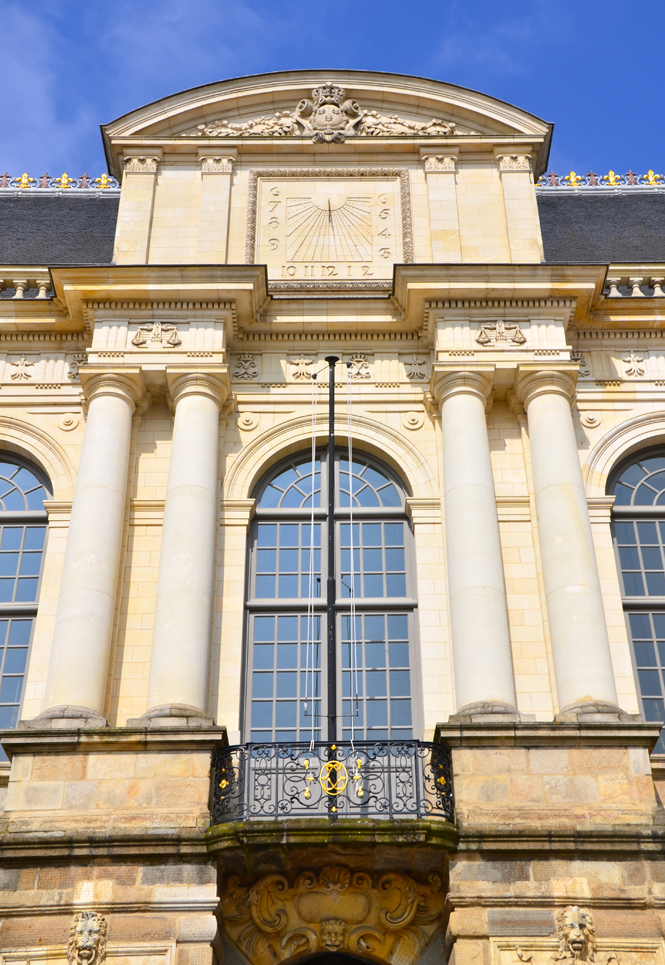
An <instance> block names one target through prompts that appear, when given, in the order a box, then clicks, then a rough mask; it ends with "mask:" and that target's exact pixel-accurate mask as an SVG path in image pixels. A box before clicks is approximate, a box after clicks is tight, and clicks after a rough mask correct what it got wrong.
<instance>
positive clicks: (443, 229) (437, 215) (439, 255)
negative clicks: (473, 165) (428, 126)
mask: <svg viewBox="0 0 665 965" xmlns="http://www.w3.org/2000/svg"><path fill="white" fill-rule="evenodd" d="M421 160H422V161H423V163H424V165H425V180H426V181H427V198H428V202H429V224H430V235H431V238H432V261H433V262H434V264H435V265H436V264H449V263H454V264H458V263H459V262H461V261H462V247H461V242H460V228H459V215H458V212H457V175H456V173H455V168H456V165H457V151H456V150H455V151H454V152H453V151H450V150H446V151H445V153H444V152H441V153H440V154H425V155H423V157H422V158H421Z"/></svg>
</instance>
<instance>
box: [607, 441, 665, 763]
mask: <svg viewBox="0 0 665 965" xmlns="http://www.w3.org/2000/svg"><path fill="white" fill-rule="evenodd" d="M656 456H659V457H661V458H665V446H664V445H660V446H650V447H648V448H647V449H638V450H637V451H636V452H632V453H630V454H629V455H627V456H624V458H622V459H621V460H620V461H619V462H618V463H617V465H616V466H615V467H614V469H613V470H612V472H611V473H610V474H609V476H608V478H607V485H606V488H605V491H606V493H607V495H608V496H614V495H615V492H614V490H615V488H616V485H617V483H618V482H619V480H620V478H621V476H622V475H623V474H624V472H625V471H626V470H627V469H628V468H629V467H630V466H631V465H633V464H635V463H637V462H642V461H644V460H647V459H652V458H654V457H656ZM659 471H662V470H659ZM640 521H642V522H651V521H653V522H656V523H658V522H663V523H665V506H653V505H652V506H633V505H628V506H626V505H619V506H617V505H616V502H615V503H614V505H613V506H612V513H611V520H610V525H611V536H612V548H613V551H614V559H615V563H616V568H617V579H618V582H619V590H620V592H621V606H622V609H623V615H624V620H625V625H626V634H627V636H628V641H629V644H630V660H631V665H632V668H633V678H634V680H635V691H636V693H637V699H638V703H639V707H640V713H641V714H642V717H643V718H644V720H648V717H647V715H646V712H645V704H644V700H645V698H644V697H643V696H642V688H641V684H640V678H639V668H638V661H637V656H636V653H635V643H634V641H633V631H632V628H631V625H630V614H631V613H634V612H636V611H639V612H642V613H646V614H650V613H654V614H658V613H662V614H663V615H665V594H663V595H659V596H656V595H654V596H650V595H648V594H644V595H642V596H631V595H629V594H628V593H626V590H625V582H624V575H623V569H622V564H621V558H620V554H619V541H618V537H617V532H616V524H617V523H619V522H633V523H636V522H640ZM637 545H641V544H637ZM640 572H641V573H642V574H644V573H645V572H646V570H645V568H642V569H641V570H640ZM653 645H654V648H655V650H656V653H657V652H658V647H657V643H656V640H655V638H654V642H653ZM649 669H652V668H649ZM655 669H656V672H657V673H658V674H659V675H660V677H661V680H662V683H663V691H662V695H663V699H664V700H665V665H664V666H663V667H661V664H660V661H659V662H658V666H657V667H656V668H655ZM646 699H647V700H648V699H650V698H648V697H647V698H646ZM652 723H659V722H658V721H653V722H652ZM652 753H654V754H657V753H662V754H665V721H663V729H662V731H661V736H660V738H659V739H658V743H657V744H656V748H655V749H654V751H652Z"/></svg>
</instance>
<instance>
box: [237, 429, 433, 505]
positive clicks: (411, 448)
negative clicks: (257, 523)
mask: <svg viewBox="0 0 665 965" xmlns="http://www.w3.org/2000/svg"><path fill="white" fill-rule="evenodd" d="M353 429H354V433H353V444H354V446H356V445H357V446H358V447H359V448H361V449H362V450H363V451H364V452H367V453H369V454H370V455H373V456H375V457H376V458H377V459H381V460H382V461H383V462H385V463H386V464H387V465H389V466H390V467H391V468H392V469H393V470H394V472H395V473H396V474H397V476H398V477H399V478H400V479H402V480H403V481H404V483H405V488H406V490H407V493H408V494H409V495H411V496H415V497H418V498H421V499H423V498H425V499H426V498H436V497H437V496H439V495H440V493H439V489H438V485H437V480H436V479H435V477H434V475H433V473H432V471H431V467H430V466H429V464H428V463H427V461H426V460H425V459H424V458H423V457H422V455H421V453H420V451H419V449H418V447H417V446H416V445H415V444H414V443H412V442H411V441H410V440H408V439H405V438H404V436H403V435H402V434H401V433H400V432H399V431H398V430H396V429H393V428H391V427H390V426H386V425H380V424H378V423H376V422H374V421H373V420H372V419H368V418H366V417H364V416H356V417H354V420H353ZM311 438H312V420H311V418H310V417H309V416H298V417H297V418H295V419H291V420H289V421H287V422H279V423H276V424H275V425H274V426H271V427H270V429H267V430H266V431H265V432H262V433H261V434H260V435H259V436H257V437H256V438H255V439H253V440H251V442H249V443H248V444H247V445H246V446H244V447H243V448H242V450H241V451H240V452H239V453H238V456H237V458H236V459H235V461H234V463H233V465H232V466H231V468H230V469H229V471H228V472H227V473H226V476H225V478H224V480H223V489H224V492H223V497H224V499H229V500H234V499H248V498H249V497H250V496H251V495H252V493H253V491H254V488H255V486H256V485H257V483H258V482H259V480H260V479H261V477H262V476H263V475H264V474H265V473H266V472H267V471H268V469H270V467H271V466H273V465H275V464H276V463H278V462H279V461H280V460H281V459H284V457H285V456H288V455H290V454H291V453H294V452H298V451H299V450H301V449H304V448H305V447H306V446H307V444H308V443H310V442H311ZM327 439H328V416H327V415H324V416H320V417H319V418H318V419H317V423H316V442H317V445H318V446H320V445H323V444H324V443H326V442H327ZM336 439H337V440H338V442H339V444H341V445H344V442H345V440H346V423H345V422H344V423H343V424H340V425H339V431H338V432H337V433H336ZM285 440H286V441H285Z"/></svg>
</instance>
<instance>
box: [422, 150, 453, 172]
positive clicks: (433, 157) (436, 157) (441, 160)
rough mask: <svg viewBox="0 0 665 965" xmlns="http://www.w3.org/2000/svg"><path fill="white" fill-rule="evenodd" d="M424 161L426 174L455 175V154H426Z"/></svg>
mask: <svg viewBox="0 0 665 965" xmlns="http://www.w3.org/2000/svg"><path fill="white" fill-rule="evenodd" d="M422 161H423V163H424V165H425V173H426V174H442V173H452V174H454V173H455V165H456V163H457V158H456V157H455V155H454V154H426V155H425V157H423V158H422Z"/></svg>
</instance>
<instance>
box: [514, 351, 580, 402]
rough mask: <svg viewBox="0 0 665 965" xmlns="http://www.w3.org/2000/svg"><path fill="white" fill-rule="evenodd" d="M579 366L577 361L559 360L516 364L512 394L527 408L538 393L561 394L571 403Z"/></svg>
mask: <svg viewBox="0 0 665 965" xmlns="http://www.w3.org/2000/svg"><path fill="white" fill-rule="evenodd" d="M579 370H580V366H579V363H578V362H563V363H561V362H559V363H557V364H556V365H551V366H550V365H548V366H542V365H538V364H531V365H529V364H526V365H518V366H517V375H516V378H515V389H514V394H515V398H517V399H518V400H519V401H520V402H521V403H522V404H523V405H524V408H525V409H527V410H528V408H529V403H530V402H531V401H532V400H533V399H535V398H536V396H539V395H562V396H564V398H566V399H567V400H568V402H569V403H571V404H572V401H573V396H574V395H575V385H576V384H577V376H578V374H579Z"/></svg>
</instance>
